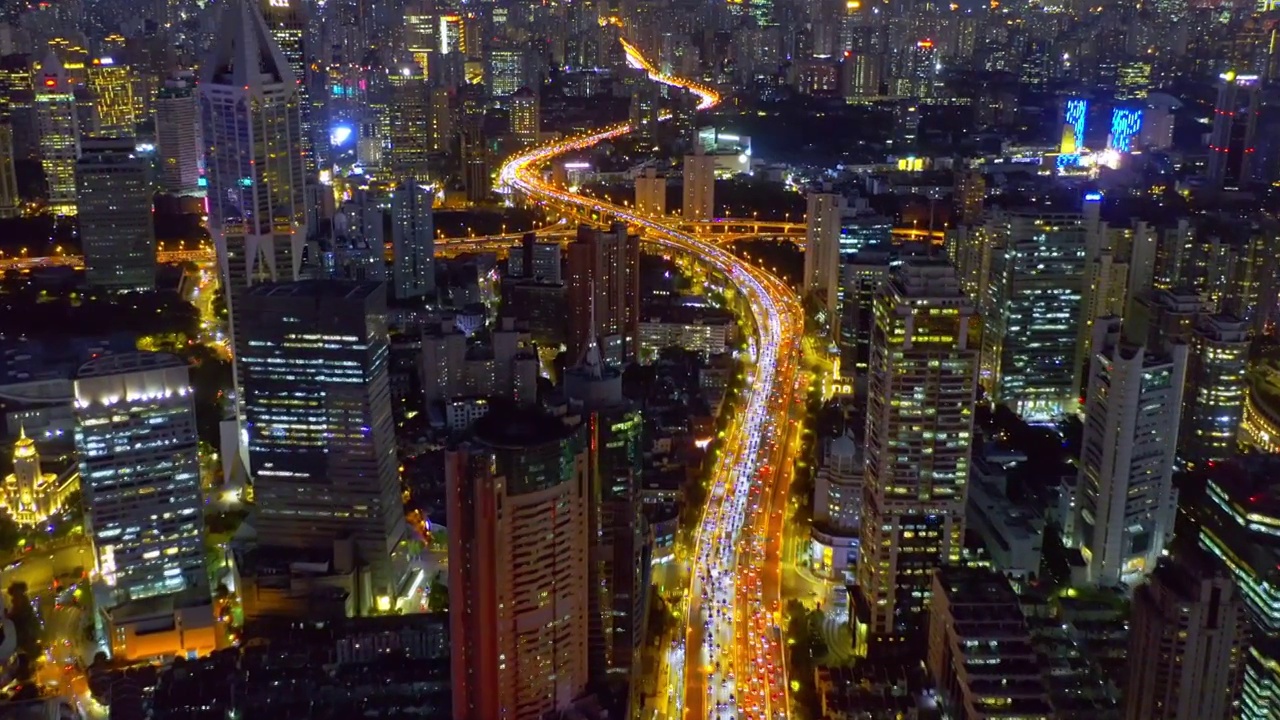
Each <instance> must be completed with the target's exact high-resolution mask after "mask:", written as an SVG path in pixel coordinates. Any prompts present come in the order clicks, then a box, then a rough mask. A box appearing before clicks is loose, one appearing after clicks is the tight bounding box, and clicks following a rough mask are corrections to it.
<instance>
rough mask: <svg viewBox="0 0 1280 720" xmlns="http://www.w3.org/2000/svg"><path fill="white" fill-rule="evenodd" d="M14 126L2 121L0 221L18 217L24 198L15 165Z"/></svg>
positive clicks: (0, 122)
mask: <svg viewBox="0 0 1280 720" xmlns="http://www.w3.org/2000/svg"><path fill="white" fill-rule="evenodd" d="M13 161H14V157H13V126H12V125H10V124H9V123H8V122H5V121H3V120H0V220H5V219H8V218H15V217H18V215H19V214H20V212H21V211H20V206H21V202H22V198H21V197H19V195H18V174H17V170H16V169H15V167H14V164H13Z"/></svg>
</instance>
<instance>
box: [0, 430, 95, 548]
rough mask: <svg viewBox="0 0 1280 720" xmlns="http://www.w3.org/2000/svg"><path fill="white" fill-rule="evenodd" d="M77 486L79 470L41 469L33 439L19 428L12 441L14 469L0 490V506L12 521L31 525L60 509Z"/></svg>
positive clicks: (39, 522) (47, 517)
mask: <svg viewBox="0 0 1280 720" xmlns="http://www.w3.org/2000/svg"><path fill="white" fill-rule="evenodd" d="M79 489H80V472H79V469H78V468H77V469H75V470H71V471H68V472H64V473H63V474H61V475H58V474H56V473H47V472H43V471H42V470H41V468H40V452H39V450H37V449H36V441H35V440H32V439H31V438H29V437H27V434H26V432H23V431H19V433H18V441H17V442H16V443H14V444H13V472H12V473H10V474H9V475H8V476H6V477H5V479H4V487H3V488H2V489H0V507H2V508H3V509H4V512H5V513H6V514H7V515H8V516H9V518H10V519H11V520H13V522H15V523H17V524H18V525H19V526H22V527H34V526H37V525H40V524H41V523H43V522H44V521H46V520H48V519H49V517H50V516H52V515H55V514H57V513H58V512H59V511H61V510H62V508H63V506H64V505H65V504H66V502H67V498H68V497H69V496H70V495H71V494H72V493H74V492H75V491H77V490H79Z"/></svg>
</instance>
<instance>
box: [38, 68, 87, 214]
mask: <svg viewBox="0 0 1280 720" xmlns="http://www.w3.org/2000/svg"><path fill="white" fill-rule="evenodd" d="M35 118H36V132H37V134H38V135H39V137H40V164H41V166H42V167H43V168H44V179H45V185H46V187H47V191H48V194H47V199H48V208H49V211H50V212H52V213H53V214H54V215H75V214H76V160H77V159H78V158H79V157H80V122H79V118H78V117H77V115H76V96H75V94H74V92H73V87H72V81H71V78H70V76H69V75H68V74H67V70H66V68H64V67H63V65H62V62H61V61H60V60H58V56H57V55H56V54H54V53H52V52H50V53H49V57H48V58H46V59H45V61H44V62H43V63H42V64H41V67H40V71H39V73H38V76H37V78H36V88H35Z"/></svg>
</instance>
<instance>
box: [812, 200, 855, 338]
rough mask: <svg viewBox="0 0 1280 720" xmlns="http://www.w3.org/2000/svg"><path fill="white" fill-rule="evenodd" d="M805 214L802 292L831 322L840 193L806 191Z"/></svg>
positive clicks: (835, 289)
mask: <svg viewBox="0 0 1280 720" xmlns="http://www.w3.org/2000/svg"><path fill="white" fill-rule="evenodd" d="M808 204H809V208H808V211H807V214H806V216H805V222H806V225H807V227H806V228H805V236H804V291H805V294H806V295H812V296H814V297H816V298H817V300H818V304H819V305H820V306H821V307H823V308H826V311H827V318H828V322H829V323H835V321H836V320H837V319H838V318H837V315H836V304H837V301H838V299H839V297H840V229H841V224H842V223H843V221H844V214H845V201H844V196H843V195H839V194H837V193H825V192H823V193H818V192H813V193H809V198H808Z"/></svg>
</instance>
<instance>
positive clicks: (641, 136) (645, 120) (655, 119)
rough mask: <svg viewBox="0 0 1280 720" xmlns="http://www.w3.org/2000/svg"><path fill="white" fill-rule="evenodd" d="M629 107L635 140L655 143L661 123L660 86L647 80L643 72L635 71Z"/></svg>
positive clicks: (647, 76)
mask: <svg viewBox="0 0 1280 720" xmlns="http://www.w3.org/2000/svg"><path fill="white" fill-rule="evenodd" d="M630 84H631V106H630V108H629V115H630V121H631V126H632V127H633V128H635V131H634V132H635V136H636V139H637V140H641V141H647V142H656V141H657V140H658V128H659V124H660V123H661V122H662V95H661V94H660V91H659V88H660V87H661V85H659V84H658V83H656V82H654V81H652V80H650V79H649V74H648V73H646V72H644V71H643V70H637V71H635V76H634V79H633V80H632V81H631V83H630Z"/></svg>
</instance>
